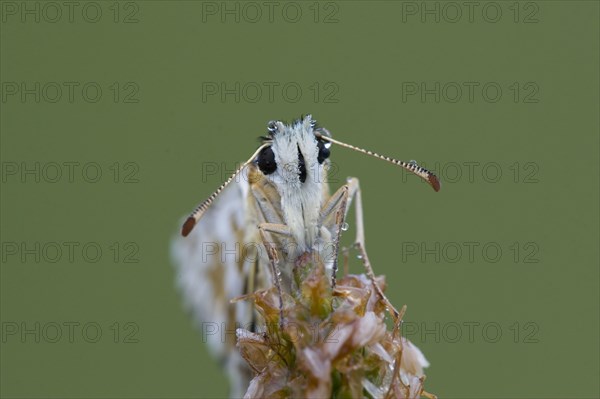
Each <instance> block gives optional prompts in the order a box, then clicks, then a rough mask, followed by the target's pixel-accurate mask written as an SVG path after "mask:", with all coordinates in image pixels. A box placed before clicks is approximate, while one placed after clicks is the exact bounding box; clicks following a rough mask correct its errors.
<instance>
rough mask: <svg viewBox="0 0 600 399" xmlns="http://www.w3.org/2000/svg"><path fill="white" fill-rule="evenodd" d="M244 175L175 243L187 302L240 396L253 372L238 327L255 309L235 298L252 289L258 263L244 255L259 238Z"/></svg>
mask: <svg viewBox="0 0 600 399" xmlns="http://www.w3.org/2000/svg"><path fill="white" fill-rule="evenodd" d="M244 176H245V174H244V173H242V174H240V175H239V176H238V178H236V181H235V182H232V184H230V185H229V186H228V187H226V188H225V189H224V190H223V192H222V193H221V195H219V197H218V198H217V200H216V201H215V202H214V203H213V204H212V206H211V207H210V208H209V209H208V210H207V211H206V213H205V214H204V215H203V216H202V218H201V219H200V221H199V222H198V223H197V225H196V226H195V228H194V229H193V230H192V232H191V233H190V234H189V235H188V236H187V237H181V236H179V235H178V236H177V237H175V238H174V239H173V241H172V245H171V255H172V259H173V263H174V264H175V267H176V271H177V276H176V281H177V286H178V288H179V289H180V291H181V293H182V295H183V299H184V303H185V306H186V308H187V309H188V310H189V311H190V312H191V313H192V315H193V318H194V321H195V323H196V325H197V327H198V328H199V330H200V331H201V333H202V339H203V341H204V342H206V343H207V345H208V348H209V350H210V352H211V353H212V354H213V356H215V357H216V358H217V359H218V360H219V361H220V362H222V363H224V365H225V367H226V369H227V372H228V374H229V377H230V380H231V382H232V391H231V394H232V396H238V397H239V396H241V395H243V393H244V391H245V389H246V388H247V381H249V378H250V377H251V375H250V372H249V370H248V369H247V367H246V366H245V364H244V362H243V360H242V359H241V356H240V355H239V354H238V351H237V350H236V348H235V344H236V339H235V329H236V328H237V327H247V325H248V323H250V322H251V320H252V308H251V304H249V303H247V302H244V301H238V302H236V303H230V300H231V299H232V298H236V297H239V296H241V295H244V294H246V293H247V292H246V290H247V286H248V281H247V280H248V275H249V274H250V273H249V269H251V268H252V267H255V265H254V264H255V263H256V262H255V261H253V259H251V258H250V257H249V256H245V255H246V254H245V253H244V247H245V243H246V242H248V241H254V242H256V240H257V237H256V236H257V230H256V228H254V229H249V228H248V226H252V224H251V222H249V219H251V218H253V216H252V213H253V212H252V210H251V209H249V205H251V204H250V203H249V201H248V198H249V197H248V194H249V182H248V180H247V179H246V178H244ZM254 226H256V224H254ZM253 236H254V237H253Z"/></svg>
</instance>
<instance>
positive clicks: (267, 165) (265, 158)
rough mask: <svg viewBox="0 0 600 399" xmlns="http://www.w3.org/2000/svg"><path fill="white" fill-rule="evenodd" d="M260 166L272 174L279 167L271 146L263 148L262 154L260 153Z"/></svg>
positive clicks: (261, 169)
mask: <svg viewBox="0 0 600 399" xmlns="http://www.w3.org/2000/svg"><path fill="white" fill-rule="evenodd" d="M257 161H258V167H259V169H260V171H261V172H263V173H264V174H265V175H270V174H271V173H273V172H275V170H276V169H277V163H276V162H275V154H274V153H273V150H272V149H271V147H267V148H265V149H263V150H262V151H261V152H260V154H258V158H257Z"/></svg>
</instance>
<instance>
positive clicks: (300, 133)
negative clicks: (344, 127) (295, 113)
mask: <svg viewBox="0 0 600 399" xmlns="http://www.w3.org/2000/svg"><path fill="white" fill-rule="evenodd" d="M267 131H268V134H267V136H264V137H262V139H263V144H264V145H266V146H265V147H264V148H263V149H262V150H261V151H260V152H259V154H258V157H257V158H256V164H257V166H258V168H259V169H260V170H261V172H262V173H263V174H264V175H266V176H269V178H271V179H272V181H274V182H275V184H277V185H283V184H285V185H290V186H294V187H297V188H300V187H302V186H303V185H305V184H314V183H319V182H320V181H321V180H322V177H323V173H322V172H323V167H324V165H326V164H327V160H328V158H329V154H330V152H329V147H330V146H331V143H329V142H326V141H325V140H323V139H322V138H321V137H322V136H321V135H326V136H329V133H328V132H326V131H325V130H324V129H322V128H318V127H317V126H316V122H315V121H314V120H313V119H312V117H311V116H310V115H307V116H306V117H304V118H300V119H298V120H296V121H294V122H293V123H291V124H289V125H287V124H285V123H283V122H281V121H270V122H269V123H268V124H267Z"/></svg>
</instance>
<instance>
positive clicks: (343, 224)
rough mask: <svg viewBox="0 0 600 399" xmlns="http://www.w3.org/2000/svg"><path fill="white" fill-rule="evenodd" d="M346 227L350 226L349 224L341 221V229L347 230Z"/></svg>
mask: <svg viewBox="0 0 600 399" xmlns="http://www.w3.org/2000/svg"><path fill="white" fill-rule="evenodd" d="M348 227H350V226H349V225H348V223H346V222H344V223H342V231H346V230H348Z"/></svg>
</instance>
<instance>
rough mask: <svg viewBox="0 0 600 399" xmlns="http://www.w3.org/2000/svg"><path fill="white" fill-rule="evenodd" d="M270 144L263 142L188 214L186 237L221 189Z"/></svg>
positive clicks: (184, 234) (182, 233)
mask: <svg viewBox="0 0 600 399" xmlns="http://www.w3.org/2000/svg"><path fill="white" fill-rule="evenodd" d="M269 145H270V143H267V144H263V145H261V146H260V147H258V150H256V152H255V153H254V154H252V156H251V157H250V159H248V160H247V161H246V162H244V163H243V164H242V166H240V167H239V168H238V169H237V170H236V171H235V172H234V173H233V174H232V175H231V176H230V177H229V179H227V180H226V181H225V183H223V184H221V186H220V187H219V188H218V189H217V190H216V191H215V192H214V193H212V194H211V195H210V197H208V198H207V199H206V200H205V201H204V202H202V203H201V204H200V205H198V206H197V207H196V209H194V212H192V213H191V214H190V216H188V218H187V219H186V220H185V223H183V227H182V228H181V235H182V236H184V237H187V236H188V234H190V232H191V231H192V229H193V228H194V226H195V225H196V223H198V221H199V220H200V218H202V215H204V212H206V210H207V209H208V208H209V207H210V205H211V204H212V203H213V201H214V200H215V198H217V197H218V196H219V194H221V191H223V189H225V187H227V186H228V185H229V183H231V181H232V180H233V179H235V177H236V176H237V175H238V174H239V173H240V172H241V171H242V169H244V167H245V166H246V165H248V164H249V163H251V162H252V161H254V159H255V158H256V157H257V156H258V154H259V153H260V152H261V151H262V150H263V149H264V148H266V147H268V146H269Z"/></svg>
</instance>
